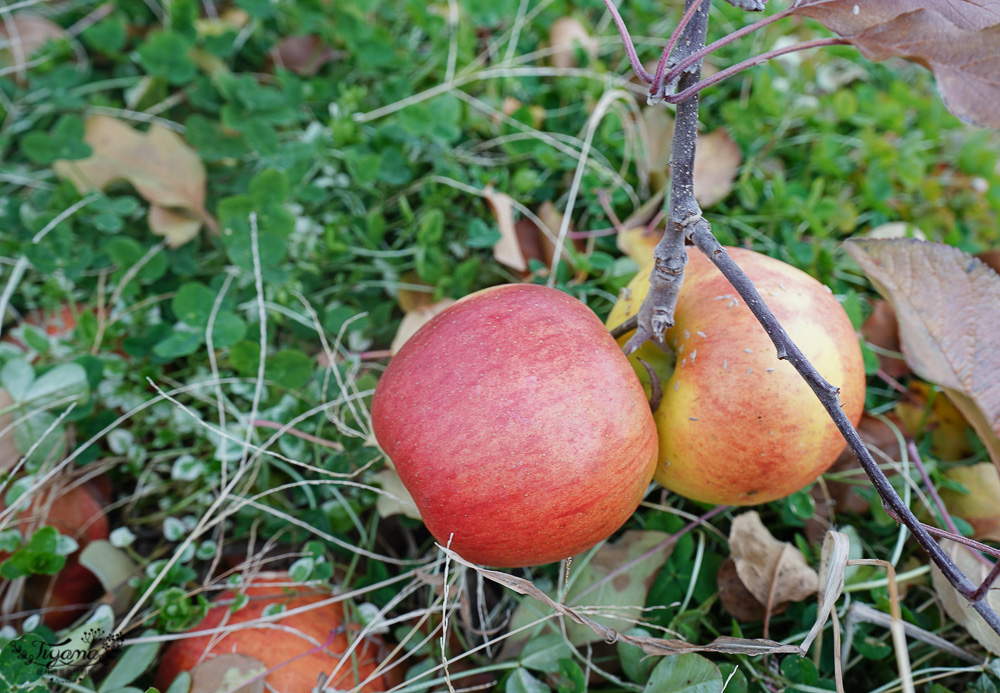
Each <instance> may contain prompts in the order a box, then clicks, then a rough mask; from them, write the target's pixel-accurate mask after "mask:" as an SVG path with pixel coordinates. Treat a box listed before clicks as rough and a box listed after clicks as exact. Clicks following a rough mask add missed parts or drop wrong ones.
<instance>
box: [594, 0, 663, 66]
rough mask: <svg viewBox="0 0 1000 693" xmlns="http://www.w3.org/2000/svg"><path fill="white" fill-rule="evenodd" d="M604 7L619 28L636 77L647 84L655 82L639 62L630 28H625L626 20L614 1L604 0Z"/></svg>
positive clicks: (619, 33)
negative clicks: (629, 31)
mask: <svg viewBox="0 0 1000 693" xmlns="http://www.w3.org/2000/svg"><path fill="white" fill-rule="evenodd" d="M604 6H605V7H607V8H608V12H610V13H611V18H612V19H613V20H614V22H615V26H616V27H618V35H619V36H621V37H622V45H624V46H625V55H626V56H628V61H629V64H630V65H631V66H632V70H633V71H634V72H635V76H636V77H638V78H639V79H641V80H642V81H643V82H645V83H646V84H649V83H650V82H652V81H653V76H652V75H651V74H649V73H648V72H647V71H646V68H644V67H643V66H642V62H640V61H639V54H638V53H636V52H635V44H634V43H632V37H631V36H630V35H629V33H628V27H627V26H625V20H624V19H622V16H621V13H619V12H618V8H617V7H615V4H614V2H612V0H604Z"/></svg>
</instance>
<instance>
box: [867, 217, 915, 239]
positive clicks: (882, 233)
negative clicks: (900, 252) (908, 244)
mask: <svg viewBox="0 0 1000 693" xmlns="http://www.w3.org/2000/svg"><path fill="white" fill-rule="evenodd" d="M864 237H865V238H877V239H882V240H887V239H890V238H916V239H917V240H919V241H926V240H927V236H926V235H924V232H923V231H921V230H920V229H919V228H917V227H916V226H914V225H913V224H907V223H906V222H905V221H890V222H888V223H886V224H880V225H878V226H876V227H875V228H873V229H870V230H869V231H868V233H866V234H865V235H864Z"/></svg>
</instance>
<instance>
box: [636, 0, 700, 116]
mask: <svg viewBox="0 0 1000 693" xmlns="http://www.w3.org/2000/svg"><path fill="white" fill-rule="evenodd" d="M703 3H704V0H699V2H693V3H690V4H689V5H688V7H687V9H686V10H685V11H684V15H683V16H682V17H681V20H680V21H679V22H677V26H676V27H674V32H673V33H672V34H671V35H670V40H668V41H667V45H666V46H665V47H664V48H663V53H661V54H660V61H659V62H658V63H656V73H655V74H654V75H653V82H652V84H651V85H650V87H649V98H650V100H652V101H653V102H656V101H658V100H660V99H661V98H662V96H663V93H664V92H665V91H666V89H665V87H664V85H665V84H670V83H672V82H673V81H674V80H675V79H677V77H678V76H680V74H681V72H683V68H682V69H680V70H677V69H673V70H671V71H670V76H669V78H667V77H665V75H666V73H667V64H668V63H669V62H670V54H671V53H673V52H674V46H675V45H677V39H679V38H680V37H681V33H683V31H684V29H686V28H687V25H688V22H690V21H691V17H692V16H694V13H695V12H696V11H697V10H698V8H699V7H701V6H702V4H703ZM697 60H698V58H697V57H694V58H692V57H691V56H688V57H687V58H685V60H684V61H682V62H686V63H687V65H685V67H687V66H688V65H692V64H694V63H695V62H696V61H697Z"/></svg>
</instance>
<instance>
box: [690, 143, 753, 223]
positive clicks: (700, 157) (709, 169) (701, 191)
mask: <svg viewBox="0 0 1000 693" xmlns="http://www.w3.org/2000/svg"><path fill="white" fill-rule="evenodd" d="M742 163H743V155H742V154H741V153H740V148H739V146H737V144H736V142H734V141H733V138H732V137H730V136H729V133H728V132H726V131H725V130H715V131H713V132H710V133H708V134H706V135H698V148H697V149H696V150H695V155H694V198H695V199H696V200H697V201H698V204H700V205H701V206H702V207H711V206H712V205H714V204H716V203H717V202H721V201H722V200H723V199H725V197H726V195H728V194H729V191H730V190H732V189H733V181H734V180H736V171H737V170H738V169H739V167H740V164H742Z"/></svg>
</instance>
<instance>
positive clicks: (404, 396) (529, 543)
mask: <svg viewBox="0 0 1000 693" xmlns="http://www.w3.org/2000/svg"><path fill="white" fill-rule="evenodd" d="M371 413H372V424H373V426H374V430H375V436H376V438H377V439H378V441H379V444H380V445H381V446H382V449H383V450H384V451H385V453H386V454H387V455H388V456H389V458H390V459H391V460H392V462H393V464H394V465H395V467H396V470H397V471H398V472H399V476H400V478H401V479H402V481H403V483H404V484H405V485H406V487H407V489H408V490H409V492H410V493H411V494H412V495H413V499H414V501H415V502H416V504H417V507H418V508H419V510H420V514H421V516H422V518H423V521H424V523H425V524H426V525H427V528H428V529H429V530H430V532H431V534H433V535H434V537H435V538H436V539H437V540H438V542H440V543H441V544H442V545H449V544H450V546H451V548H452V549H453V550H454V551H456V552H457V553H458V554H459V555H461V556H462V557H464V558H465V559H466V560H469V561H473V562H475V563H482V564H486V565H492V566H501V567H516V566H529V565H539V564H542V563H550V562H552V561H557V560H561V559H563V558H568V557H570V556H573V555H575V554H577V553H580V552H581V551H585V550H587V549H589V548H590V547H592V546H594V545H595V544H597V543H598V542H600V541H602V540H604V539H606V538H607V537H608V536H609V535H611V533H613V532H614V531H615V530H616V529H618V528H619V527H621V525H622V524H623V523H624V522H625V520H627V519H628V518H629V516H630V515H631V514H632V512H633V511H634V510H635V508H636V507H637V506H638V504H639V501H640V500H641V499H642V496H643V494H644V493H645V491H646V489H647V487H648V485H649V481H650V478H651V477H652V474H653V466H654V464H655V458H656V429H655V426H654V424H653V419H652V416H651V414H650V411H649V405H648V403H647V401H646V398H645V395H644V394H643V391H642V386H641V385H640V384H639V381H638V379H637V378H636V376H635V373H634V372H633V371H632V369H631V368H630V367H629V363H628V361H627V360H626V359H625V357H624V356H623V355H622V352H621V350H620V349H619V347H618V345H617V344H615V341H614V339H612V338H611V337H610V336H609V335H608V333H607V330H605V328H604V326H603V325H602V324H601V321H600V320H599V319H598V318H597V316H596V315H594V313H593V312H592V311H591V310H590V309H589V308H587V307H586V306H585V305H584V304H583V303H581V302H580V301H578V300H576V299H575V298H573V297H571V296H569V295H567V294H565V293H562V292H561V291H557V290H555V289H548V288H545V287H541V286H535V285H530V284H511V285H506V286H498V287H493V288H491V289H486V290H484V291H480V292H477V293H475V294H472V295H470V296H467V297H465V298H464V299H462V300H461V301H459V302H458V303H456V304H455V305H453V306H451V307H450V308H448V309H447V310H445V311H444V312H442V313H440V314H438V315H437V316H435V317H434V318H433V319H432V320H431V321H430V322H428V323H427V324H426V325H424V326H423V327H422V328H421V329H420V330H419V331H418V332H417V333H416V334H415V335H414V336H413V337H411V338H410V340H409V341H408V342H406V344H404V345H403V347H402V349H401V350H400V351H399V353H398V354H397V355H396V356H395V358H394V359H393V360H392V362H391V363H390V364H389V366H388V368H387V369H386V371H385V373H384V374H383V376H382V378H381V380H380V381H379V383H378V387H377V388H376V391H375V397H374V399H373V401H372V412H371Z"/></svg>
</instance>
